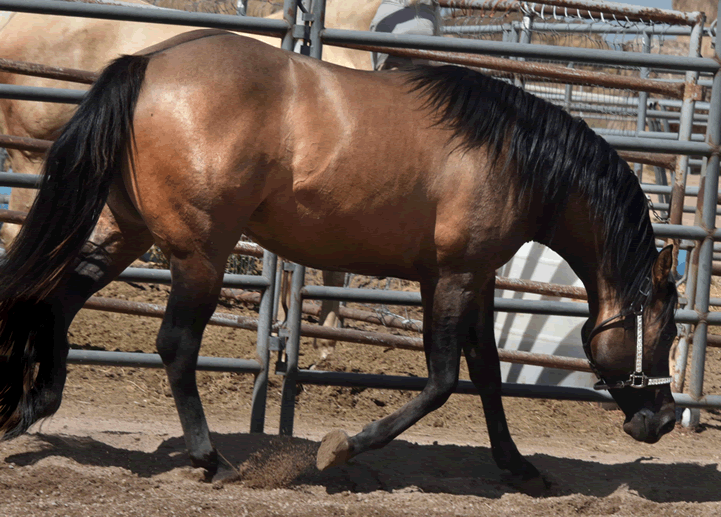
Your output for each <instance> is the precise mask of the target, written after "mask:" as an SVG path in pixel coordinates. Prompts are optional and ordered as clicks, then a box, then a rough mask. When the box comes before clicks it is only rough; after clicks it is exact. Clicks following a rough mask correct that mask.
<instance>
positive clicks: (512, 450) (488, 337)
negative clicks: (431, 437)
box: [463, 280, 540, 481]
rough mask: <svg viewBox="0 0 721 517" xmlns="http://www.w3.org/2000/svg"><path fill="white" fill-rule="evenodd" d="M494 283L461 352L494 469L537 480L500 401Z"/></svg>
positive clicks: (535, 472)
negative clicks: (483, 422) (477, 398)
mask: <svg viewBox="0 0 721 517" xmlns="http://www.w3.org/2000/svg"><path fill="white" fill-rule="evenodd" d="M494 287H495V280H491V282H490V285H489V286H487V287H486V288H485V290H484V291H483V294H482V297H483V301H482V304H481V307H480V308H479V311H478V312H477V313H476V315H477V318H476V321H475V322H474V324H473V326H472V327H471V331H470V333H469V336H468V339H466V340H465V341H464V343H463V352H464V354H465V356H466V362H467V363H468V371H469V374H470V377H471V381H472V382H473V384H474V385H475V387H476V389H478V391H479V393H480V395H481V400H482V402H483V412H484V414H485V417H486V426H487V427H488V435H489V437H490V440H491V451H492V453H493V459H494V460H495V461H496V464H497V465H498V467H500V468H502V469H507V470H510V471H511V473H513V474H514V475H517V476H520V477H521V479H522V480H524V481H525V480H529V479H533V478H539V477H540V474H539V472H538V470H536V467H534V466H533V465H532V464H531V463H530V462H529V461H528V460H526V459H525V458H524V457H523V456H521V453H520V452H518V448H517V447H516V444H515V443H514V442H513V439H512V438H511V433H510V432H509V430H508V423H507V422H506V414H505V412H504V410H503V401H502V399H501V366H500V362H499V360H498V350H497V348H496V339H495V336H494V333H493V291H494Z"/></svg>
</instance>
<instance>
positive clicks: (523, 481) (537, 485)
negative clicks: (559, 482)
mask: <svg viewBox="0 0 721 517" xmlns="http://www.w3.org/2000/svg"><path fill="white" fill-rule="evenodd" d="M534 470H535V469H534ZM536 472H537V473H536V475H529V474H528V473H526V474H525V475H518V474H507V475H506V476H504V477H505V478H506V482H507V483H508V484H509V485H511V486H512V487H514V488H515V489H516V490H518V491H519V492H522V493H524V494H526V495H530V496H531V497H543V496H544V495H548V493H549V490H550V489H551V483H550V482H549V481H548V480H547V479H546V478H545V477H544V476H543V475H542V474H541V473H540V472H538V471H536Z"/></svg>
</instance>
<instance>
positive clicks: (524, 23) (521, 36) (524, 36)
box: [513, 14, 533, 88]
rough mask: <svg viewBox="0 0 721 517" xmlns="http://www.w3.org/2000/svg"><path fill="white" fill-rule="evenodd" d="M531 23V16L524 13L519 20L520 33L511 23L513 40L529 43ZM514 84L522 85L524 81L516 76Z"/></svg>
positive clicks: (521, 86) (520, 86)
mask: <svg viewBox="0 0 721 517" xmlns="http://www.w3.org/2000/svg"><path fill="white" fill-rule="evenodd" d="M532 25H533V18H531V16H530V15H529V14H525V15H524V16H523V19H522V20H521V26H520V33H519V31H516V26H515V24H514V25H513V28H514V30H513V39H514V42H516V41H517V42H518V43H525V44H529V43H531V26H532ZM518 60H519V61H525V59H523V58H518ZM513 82H514V84H515V85H516V86H518V87H519V88H523V87H524V81H523V79H521V78H520V77H518V76H516V78H515V79H514V80H513Z"/></svg>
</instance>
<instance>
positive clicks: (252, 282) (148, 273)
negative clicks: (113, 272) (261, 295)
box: [116, 267, 270, 289]
mask: <svg viewBox="0 0 721 517" xmlns="http://www.w3.org/2000/svg"><path fill="white" fill-rule="evenodd" d="M116 279H117V280H122V281H124V282H147V283H153V284H166V285H169V284H170V283H171V280H170V271H168V270H167V269H143V268H136V267H129V268H127V269H126V270H125V271H123V272H122V273H120V275H118V276H117V278H116ZM269 285H270V282H269V281H268V279H267V278H264V277H262V276H255V275H235V274H230V273H226V274H224V275H223V286H224V287H234V288H245V289H262V288H265V287H268V286H269Z"/></svg>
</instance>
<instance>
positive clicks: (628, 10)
mask: <svg viewBox="0 0 721 517" xmlns="http://www.w3.org/2000/svg"><path fill="white" fill-rule="evenodd" d="M437 1H438V4H439V5H440V6H442V7H449V8H455V9H483V10H493V11H495V12H503V11H515V10H520V9H521V6H522V5H523V6H524V8H525V9H528V8H530V9H531V12H533V13H535V14H537V15H538V14H542V13H543V12H544V11H545V13H546V14H547V15H548V16H552V15H554V14H556V13H558V14H560V15H561V16H563V15H564V13H565V12H567V11H568V10H569V9H570V10H571V12H572V13H573V11H579V10H580V11H582V12H583V14H586V13H587V12H590V13H592V14H593V15H594V17H600V15H601V13H603V14H604V15H605V16H606V17H608V15H612V16H618V17H620V18H621V20H622V21H636V20H649V21H654V22H659V23H674V24H679V23H683V24H687V25H693V24H694V23H695V22H696V21H697V20H698V18H699V16H700V15H701V13H698V12H689V13H686V12H681V11H673V10H670V9H658V8H655V7H639V6H635V5H627V4H621V3H616V2H596V1H593V0H552V2H551V1H549V2H520V1H518V0H437ZM559 8H560V9H559ZM536 9H539V10H540V11H539V12H537V11H536Z"/></svg>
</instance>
